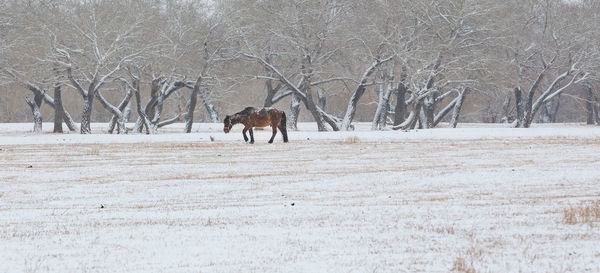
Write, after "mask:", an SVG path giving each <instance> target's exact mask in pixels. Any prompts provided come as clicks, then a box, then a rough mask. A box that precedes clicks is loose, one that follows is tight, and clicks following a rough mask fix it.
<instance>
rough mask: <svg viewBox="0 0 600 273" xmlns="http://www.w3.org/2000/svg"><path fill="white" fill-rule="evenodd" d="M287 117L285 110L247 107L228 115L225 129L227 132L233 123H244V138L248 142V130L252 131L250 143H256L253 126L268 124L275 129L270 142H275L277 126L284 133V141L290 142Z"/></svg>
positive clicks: (259, 126)
mask: <svg viewBox="0 0 600 273" xmlns="http://www.w3.org/2000/svg"><path fill="white" fill-rule="evenodd" d="M285 122H286V118H285V112H283V111H279V110H277V109H275V108H263V109H260V110H258V109H256V108H254V107H246V108H245V109H244V110H242V111H241V112H237V113H235V114H233V115H231V116H226V117H225V120H224V121H223V124H224V127H223V131H224V132H225V133H226V134H227V133H229V131H230V130H231V127H233V125H235V124H238V123H241V124H244V130H242V135H244V140H245V141H246V142H248V137H247V136H246V131H249V132H250V144H253V143H254V131H253V130H252V128H254V127H258V128H263V127H266V126H271V128H272V129H273V135H272V136H271V139H270V140H269V143H273V139H274V138H275V135H276V134H277V128H279V131H281V134H282V135H283V142H288V136H287V129H286V124H285Z"/></svg>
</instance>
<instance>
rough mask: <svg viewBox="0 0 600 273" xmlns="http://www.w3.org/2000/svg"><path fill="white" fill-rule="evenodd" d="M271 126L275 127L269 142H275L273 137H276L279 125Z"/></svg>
mask: <svg viewBox="0 0 600 273" xmlns="http://www.w3.org/2000/svg"><path fill="white" fill-rule="evenodd" d="M271 128H272V129H273V135H272V136H271V139H269V143H273V139H275V135H276V134H277V126H271Z"/></svg>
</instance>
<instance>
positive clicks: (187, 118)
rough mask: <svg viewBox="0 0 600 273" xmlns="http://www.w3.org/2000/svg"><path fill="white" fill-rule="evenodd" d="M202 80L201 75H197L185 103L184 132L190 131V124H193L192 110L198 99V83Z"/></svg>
mask: <svg viewBox="0 0 600 273" xmlns="http://www.w3.org/2000/svg"><path fill="white" fill-rule="evenodd" d="M201 82H202V76H200V77H198V79H197V80H196V84H194V89H192V93H191V95H190V100H189V101H188V104H187V112H186V113H185V116H184V120H185V132H186V133H191V132H192V125H193V124H194V110H195V109H196V103H197V101H198V92H200V83H201Z"/></svg>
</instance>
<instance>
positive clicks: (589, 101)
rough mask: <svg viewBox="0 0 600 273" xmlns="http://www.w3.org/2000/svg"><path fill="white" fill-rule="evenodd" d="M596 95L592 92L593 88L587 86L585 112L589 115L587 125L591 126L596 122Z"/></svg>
mask: <svg viewBox="0 0 600 273" xmlns="http://www.w3.org/2000/svg"><path fill="white" fill-rule="evenodd" d="M594 108H595V107H594V93H593V92H592V87H591V86H589V85H588V86H587V97H586V100H585V110H586V114H587V119H586V124H588V125H591V124H594V122H595V121H596V120H595V118H594V116H595V113H594V110H595V109H594Z"/></svg>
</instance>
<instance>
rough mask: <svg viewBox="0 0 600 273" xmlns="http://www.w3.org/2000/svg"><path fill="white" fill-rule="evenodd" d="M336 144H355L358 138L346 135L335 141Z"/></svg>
mask: <svg viewBox="0 0 600 273" xmlns="http://www.w3.org/2000/svg"><path fill="white" fill-rule="evenodd" d="M335 143H336V144H356V143H360V139H359V138H358V137H357V136H351V137H347V138H345V139H344V140H340V141H336V142H335Z"/></svg>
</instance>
